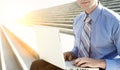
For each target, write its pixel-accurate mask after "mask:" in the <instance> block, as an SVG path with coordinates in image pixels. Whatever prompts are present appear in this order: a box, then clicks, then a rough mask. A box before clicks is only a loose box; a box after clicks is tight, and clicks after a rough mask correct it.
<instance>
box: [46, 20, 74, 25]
mask: <svg viewBox="0 0 120 70" xmlns="http://www.w3.org/2000/svg"><path fill="white" fill-rule="evenodd" d="M44 23H61V24H73V21H61V20H59V21H44Z"/></svg>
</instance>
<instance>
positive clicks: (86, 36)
mask: <svg viewBox="0 0 120 70" xmlns="http://www.w3.org/2000/svg"><path fill="white" fill-rule="evenodd" d="M84 22H85V24H84V26H83V30H82V35H81V44H80V48H81V52H80V54H81V56H84V57H89V53H90V38H91V24H90V22H91V19H90V18H89V17H88V16H87V17H86V19H85V21H84Z"/></svg>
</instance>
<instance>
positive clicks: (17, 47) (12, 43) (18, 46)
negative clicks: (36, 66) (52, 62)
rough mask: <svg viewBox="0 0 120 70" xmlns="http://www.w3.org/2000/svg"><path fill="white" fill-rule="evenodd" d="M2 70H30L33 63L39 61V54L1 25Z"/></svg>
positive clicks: (0, 67) (0, 52)
mask: <svg viewBox="0 0 120 70" xmlns="http://www.w3.org/2000/svg"><path fill="white" fill-rule="evenodd" d="M0 34H1V35H0V45H1V48H0V55H1V56H0V57H1V61H0V62H1V64H0V70H29V69H30V65H31V63H32V62H33V61H34V60H36V59H39V56H38V54H37V52H35V51H34V50H33V49H31V48H30V46H28V45H27V44H25V43H24V42H23V41H22V40H20V39H19V38H18V37H16V36H15V35H14V34H13V33H12V32H10V31H9V30H8V29H7V28H6V27H4V26H3V25H1V33H0Z"/></svg>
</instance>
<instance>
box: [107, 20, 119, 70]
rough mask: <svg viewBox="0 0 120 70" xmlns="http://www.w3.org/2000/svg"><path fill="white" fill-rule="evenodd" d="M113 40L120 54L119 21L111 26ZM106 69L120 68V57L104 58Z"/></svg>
mask: <svg viewBox="0 0 120 70" xmlns="http://www.w3.org/2000/svg"><path fill="white" fill-rule="evenodd" d="M113 40H114V44H115V46H116V49H117V52H118V55H119V56H120V21H119V22H118V24H115V25H114V27H113ZM106 70H120V58H116V59H112V60H110V59H106Z"/></svg>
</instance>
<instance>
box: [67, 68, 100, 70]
mask: <svg viewBox="0 0 120 70" xmlns="http://www.w3.org/2000/svg"><path fill="white" fill-rule="evenodd" d="M65 70H99V68H70V69H65Z"/></svg>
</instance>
